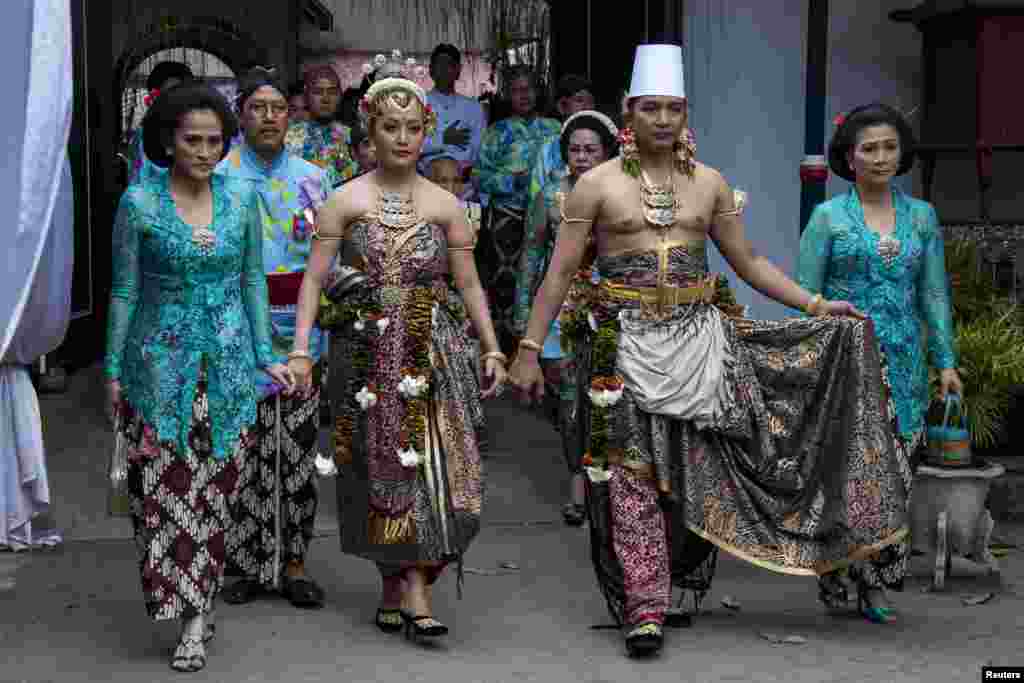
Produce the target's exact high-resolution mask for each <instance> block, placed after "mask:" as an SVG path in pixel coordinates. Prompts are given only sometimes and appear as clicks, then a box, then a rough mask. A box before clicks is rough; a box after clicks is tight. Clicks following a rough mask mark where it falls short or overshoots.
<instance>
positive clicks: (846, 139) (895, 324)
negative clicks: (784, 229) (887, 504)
mask: <svg viewBox="0 0 1024 683" xmlns="http://www.w3.org/2000/svg"><path fill="white" fill-rule="evenodd" d="M837 123H838V127H837V129H836V131H835V134H834V135H833V137H832V141H831V143H830V144H829V149H828V159H829V166H830V167H831V169H832V172H833V173H835V174H836V175H837V176H839V177H840V178H843V179H844V180H848V181H849V182H851V183H853V187H852V188H850V191H849V192H847V193H845V194H842V195H839V196H837V197H833V198H832V199H830V200H828V201H827V202H824V203H822V204H820V205H819V206H817V207H816V208H815V209H814V212H813V213H812V214H811V217H810V220H809V221H808V223H807V228H806V230H805V231H804V233H803V236H802V237H801V239H800V272H799V282H800V285H801V286H803V287H804V288H805V289H806V290H807V291H809V292H811V293H814V294H820V295H822V296H824V297H825V298H826V299H846V300H849V301H850V302H851V303H853V305H854V306H856V307H857V308H858V309H860V310H861V311H864V312H865V313H866V314H867V315H868V316H869V317H870V318H871V319H872V321H873V322H874V324H875V330H876V332H877V335H878V339H879V342H880V345H881V349H882V352H883V355H884V356H885V359H886V362H887V370H888V372H887V375H888V378H887V379H888V384H889V387H890V391H891V397H892V406H893V407H894V410H893V412H894V415H895V418H896V429H895V431H896V436H897V438H896V453H897V456H898V462H899V465H900V470H901V472H902V474H903V479H904V482H905V484H906V486H907V492H908V493H907V495H908V500H909V496H910V487H911V485H912V484H913V479H914V476H913V468H914V463H915V461H916V457H915V456H916V453H917V452H918V451H919V449H920V448H921V447H922V446H923V441H924V425H925V414H926V412H927V409H928V404H929V378H928V367H929V364H930V365H931V366H932V367H934V368H935V369H936V370H938V371H939V377H940V387H941V394H942V396H943V397H945V395H946V394H947V393H954V394H959V393H960V392H961V391H962V385H961V382H960V377H959V375H958V374H957V371H956V350H955V348H954V343H953V321H952V311H951V306H950V292H949V284H948V281H947V278H946V262H945V258H946V257H945V248H944V246H943V238H942V226H941V225H940V224H939V220H938V217H937V215H936V213H935V208H934V207H933V206H932V205H931V204H929V203H927V202H925V201H922V200H920V199H915V198H913V197H911V196H909V195H907V194H904V193H903V192H902V191H900V190H899V189H897V188H896V187H894V186H893V184H892V179H893V178H894V177H896V176H899V175H903V174H904V173H907V172H908V171H909V170H910V169H911V168H912V167H913V164H914V157H915V151H914V146H915V141H914V133H913V130H912V129H911V127H910V124H909V123H907V120H906V119H905V118H904V116H903V115H902V114H901V113H900V112H899V111H897V110H896V109H894V108H892V107H890V106H887V105H884V104H879V103H874V104H869V105H865V106H862V107H858V108H856V109H854V110H852V111H851V112H850V113H849V114H847V115H846V116H845V117H839V119H838V121H837ZM925 330H927V336H926V337H925ZM926 339H927V342H926ZM908 555H909V548H908V545H907V543H900V544H896V545H892V546H889V547H887V548H885V549H884V550H883V551H882V552H881V553H880V554H879V556H878V557H877V558H876V559H873V560H870V561H863V562H857V563H854V564H853V565H852V566H851V567H850V569H849V571H848V575H849V577H850V579H852V580H853V581H854V583H855V584H856V587H857V603H858V609H859V611H860V613H861V614H862V615H863V616H864V618H865V619H867V620H868V621H871V622H874V623H889V622H892V621H895V619H896V617H895V612H894V611H893V608H892V607H891V605H890V604H889V602H888V600H887V598H886V595H885V588H894V589H896V590H902V586H903V578H904V575H905V574H906V564H907V557H908ZM819 588H820V591H819V595H820V599H821V601H822V602H823V603H825V605H826V606H827V607H829V608H836V607H842V606H843V605H845V604H846V602H847V601H848V595H847V588H846V586H845V584H844V582H843V581H842V579H841V577H840V576H839V575H838V574H837V573H831V574H826V575H824V576H822V577H821V578H820V580H819Z"/></svg>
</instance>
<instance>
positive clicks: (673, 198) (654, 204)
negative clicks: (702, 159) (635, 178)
mask: <svg viewBox="0 0 1024 683" xmlns="http://www.w3.org/2000/svg"><path fill="white" fill-rule="evenodd" d="M640 205H641V210H642V212H643V216H644V220H645V221H647V223H648V225H650V227H651V228H652V229H653V230H654V231H655V232H657V233H659V234H661V235H662V236H664V234H665V233H667V232H668V231H669V230H670V229H671V228H672V226H674V225H675V224H676V215H677V213H678V211H679V206H680V202H679V199H678V193H677V191H676V179H675V174H674V173H673V174H672V176H671V177H670V178H669V180H668V182H666V183H664V184H662V185H655V184H654V183H653V182H651V180H650V178H649V177H648V176H647V172H646V171H644V170H643V169H642V168H641V169H640Z"/></svg>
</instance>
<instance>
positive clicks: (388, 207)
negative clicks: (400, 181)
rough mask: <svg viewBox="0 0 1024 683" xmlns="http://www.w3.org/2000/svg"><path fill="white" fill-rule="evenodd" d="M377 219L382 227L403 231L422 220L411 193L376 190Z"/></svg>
mask: <svg viewBox="0 0 1024 683" xmlns="http://www.w3.org/2000/svg"><path fill="white" fill-rule="evenodd" d="M377 220H378V222H379V223H380V224H381V225H382V226H384V228H386V229H388V230H393V231H396V232H397V231H404V230H408V229H409V228H412V227H414V226H416V225H419V224H420V223H421V222H422V219H421V218H420V213H419V211H417V210H416V202H415V200H414V199H413V193H412V192H409V194H408V195H404V196H403V195H402V194H400V193H398V192H385V191H384V190H380V189H379V190H378V192H377Z"/></svg>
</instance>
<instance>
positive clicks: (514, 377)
mask: <svg viewBox="0 0 1024 683" xmlns="http://www.w3.org/2000/svg"><path fill="white" fill-rule="evenodd" d="M509 380H510V381H511V383H512V385H513V386H514V387H515V388H516V390H517V391H518V392H519V394H520V397H521V399H522V401H523V403H525V404H526V405H530V403H532V402H534V401H536V402H537V403H540V402H541V401H542V400H543V399H544V373H543V371H542V370H541V369H540V363H539V362H537V352H536V351H531V350H528V349H525V348H520V349H519V353H518V354H517V355H516V360H515V362H514V363H512V367H511V369H510V370H509Z"/></svg>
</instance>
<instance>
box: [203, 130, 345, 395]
mask: <svg viewBox="0 0 1024 683" xmlns="http://www.w3.org/2000/svg"><path fill="white" fill-rule="evenodd" d="M217 173H218V174H223V175H226V176H230V177H232V178H238V179H240V180H243V181H246V182H248V183H249V185H250V186H251V187H252V188H253V189H254V190H255V191H256V193H257V194H258V195H259V197H260V200H261V201H260V224H261V226H262V228H263V265H264V268H265V269H266V273H267V274H268V275H271V274H275V273H302V272H305V270H306V261H307V260H308V259H309V252H310V250H311V248H312V237H313V225H314V223H315V221H316V213H317V212H318V211H319V210H320V207H321V206H322V205H323V203H324V202H325V201H326V200H327V196H328V194H329V193H330V192H331V188H332V187H333V186H334V184H335V183H336V182H337V175H336V174H335V173H334V169H333V168H330V167H328V168H327V169H320V168H318V167H316V166H314V165H313V164H311V163H309V162H308V161H303V160H302V159H300V158H298V157H297V156H295V155H293V154H291V153H289V152H288V151H287V150H285V151H282V152H281V154H279V155H278V157H277V158H276V159H275V160H274V161H273V162H272V163H269V164H268V163H267V162H265V161H264V160H263V159H261V158H260V157H259V156H258V155H257V154H256V153H255V152H253V151H252V149H251V148H250V147H249V146H248V145H247V144H246V143H244V142H243V143H242V144H241V145H239V146H238V147H237V148H235V149H233V150H231V152H230V153H229V154H228V156H226V157H225V158H224V160H223V161H221V162H220V164H219V165H218V166H217ZM271 322H272V328H273V333H274V336H273V345H274V354H275V357H276V359H277V360H278V361H279V362H286V360H287V355H288V352H289V351H291V345H292V341H293V339H294V334H295V306H280V307H278V306H275V307H274V308H273V310H272V315H271ZM309 352H310V354H311V355H312V356H313V359H314V360H319V358H320V355H321V353H322V352H323V339H322V334H321V333H320V330H319V329H318V328H317V327H315V326H314V328H313V330H312V331H311V332H310V337H309ZM256 382H257V384H258V385H259V388H260V392H261V396H263V397H266V396H270V395H272V394H274V393H276V392H277V391H279V390H280V387H279V386H277V385H276V384H275V383H274V382H273V380H271V379H270V377H269V376H267V375H266V374H265V373H259V374H258V375H257V376H256Z"/></svg>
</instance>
